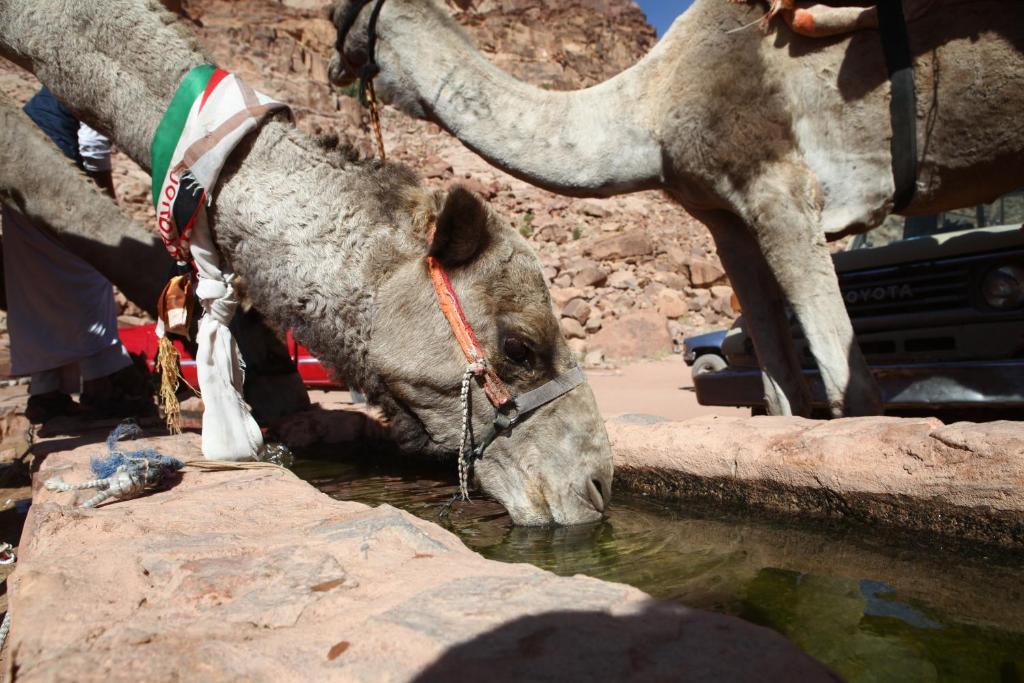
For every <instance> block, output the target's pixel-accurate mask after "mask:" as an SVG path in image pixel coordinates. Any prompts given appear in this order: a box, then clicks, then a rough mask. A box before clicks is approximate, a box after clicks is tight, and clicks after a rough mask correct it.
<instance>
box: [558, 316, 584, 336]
mask: <svg viewBox="0 0 1024 683" xmlns="http://www.w3.org/2000/svg"><path fill="white" fill-rule="evenodd" d="M561 325H562V335H563V336H564V337H565V338H566V339H584V338H586V336H587V333H586V332H585V331H584V330H583V325H580V323H579V321H578V320H575V319H573V318H562V320H561Z"/></svg>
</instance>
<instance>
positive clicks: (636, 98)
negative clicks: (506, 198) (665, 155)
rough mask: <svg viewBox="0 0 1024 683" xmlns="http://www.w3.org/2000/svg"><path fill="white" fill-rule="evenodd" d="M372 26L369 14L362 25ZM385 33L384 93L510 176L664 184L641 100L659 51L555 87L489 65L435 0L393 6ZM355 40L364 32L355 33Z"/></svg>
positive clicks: (593, 189) (589, 190)
mask: <svg viewBox="0 0 1024 683" xmlns="http://www.w3.org/2000/svg"><path fill="white" fill-rule="evenodd" d="M364 14H369V12H368V11H366V12H364ZM364 21H365V19H364ZM364 27H365V23H364V22H363V21H361V22H360V23H358V24H357V27H356V29H354V31H363V30H365V28H364ZM377 30H378V36H379V39H378V46H377V60H378V62H379V63H380V64H381V67H382V72H381V74H380V75H379V76H378V81H379V82H380V83H381V86H380V89H381V90H382V91H383V92H384V94H385V97H388V98H389V99H391V100H392V101H393V102H394V103H395V104H396V105H397V106H399V107H400V108H402V109H404V110H406V111H407V112H408V113H410V114H412V115H414V116H419V117H421V118H427V119H430V120H434V121H436V122H437V123H439V124H440V125H441V126H443V127H444V128H446V129H448V130H449V131H450V132H451V133H452V134H453V135H455V136H456V137H457V138H459V140H461V141H462V142H463V143H464V144H466V145H467V146H469V147H470V148H472V149H473V150H475V151H476V152H478V153H479V154H480V155H482V156H483V157H484V158H486V159H487V160H488V161H490V162H491V163H493V164H494V165H496V166H498V167H499V168H501V169H503V170H505V171H507V172H509V173H511V174H512V175H515V176H518V177H520V178H522V179H524V180H526V181H528V182H531V183H534V184H536V185H540V186H542V187H545V188H548V189H551V190H555V191H557V192H561V193H564V194H572V195H606V194H614V193H617V192H621V191H629V190H635V189H645V188H649V187H654V186H656V185H657V184H658V182H659V181H660V179H661V174H662V169H661V150H660V146H659V144H658V141H657V139H656V135H655V132H654V127H653V125H652V124H651V123H650V122H649V120H648V118H647V116H646V110H645V109H644V108H643V106H642V102H643V101H644V99H645V94H646V92H647V88H648V87H649V85H650V84H649V83H648V82H647V80H648V79H650V78H651V76H652V74H651V72H652V70H653V68H652V67H653V65H654V63H655V62H656V61H658V59H659V52H660V51H659V50H658V49H657V48H656V49H655V51H654V52H652V54H651V55H649V56H648V57H647V58H646V59H645V60H644V61H642V62H640V63H639V64H637V65H635V66H634V67H632V68H631V69H629V70H628V71H626V72H624V73H622V74H620V75H619V76H617V77H615V78H612V79H611V80H609V81H606V82H604V83H601V84H599V85H597V86H594V87H592V88H587V89H585V90H578V91H573V92H554V91H546V90H542V89H540V88H536V87H534V86H531V85H528V84H526V83H523V82H521V81H518V80H516V79H515V78H513V77H511V76H509V75H508V74H506V73H504V72H503V71H501V70H500V69H498V68H497V67H495V66H494V65H492V64H491V63H489V62H488V61H487V60H486V59H485V58H484V57H483V56H481V54H480V53H479V52H478V51H477V50H476V48H475V47H474V46H473V45H472V44H471V43H470V42H469V40H468V39H467V38H466V37H465V35H464V34H463V32H462V31H461V29H460V28H459V27H458V26H457V25H456V24H455V22H454V21H452V20H451V18H450V17H448V16H447V14H445V13H444V11H443V10H441V9H440V8H438V7H437V6H435V5H434V4H433V3H430V2H394V3H390V2H389V3H385V4H384V6H383V9H382V12H381V16H380V21H379V23H378V28H377ZM352 39H353V40H357V41H361V40H364V37H363V36H362V35H357V34H356V33H353V34H352Z"/></svg>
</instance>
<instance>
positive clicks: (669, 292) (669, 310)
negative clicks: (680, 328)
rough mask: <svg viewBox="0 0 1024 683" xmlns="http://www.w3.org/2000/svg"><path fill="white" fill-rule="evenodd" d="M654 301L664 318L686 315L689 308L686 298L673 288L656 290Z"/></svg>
mask: <svg viewBox="0 0 1024 683" xmlns="http://www.w3.org/2000/svg"><path fill="white" fill-rule="evenodd" d="M655 302H656V304H657V306H658V313H661V314H662V315H663V316H665V317H666V318H673V319H674V318H678V317H680V316H682V315H686V313H688V312H689V310H690V305H689V304H688V303H687V301H686V299H684V298H683V297H682V296H681V295H680V294H679V292H677V291H675V290H674V289H663V290H661V291H660V292H658V294H657V297H656V299H655Z"/></svg>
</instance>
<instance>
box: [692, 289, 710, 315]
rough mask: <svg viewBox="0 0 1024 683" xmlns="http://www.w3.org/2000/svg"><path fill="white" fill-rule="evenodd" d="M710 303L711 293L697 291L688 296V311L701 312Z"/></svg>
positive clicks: (704, 290)
mask: <svg viewBox="0 0 1024 683" xmlns="http://www.w3.org/2000/svg"><path fill="white" fill-rule="evenodd" d="M710 303H711V293H710V292H708V291H707V290H706V289H697V290H694V292H693V293H692V294H691V295H690V310H691V311H703V310H704V309H705V308H707V307H708V305H709V304H710Z"/></svg>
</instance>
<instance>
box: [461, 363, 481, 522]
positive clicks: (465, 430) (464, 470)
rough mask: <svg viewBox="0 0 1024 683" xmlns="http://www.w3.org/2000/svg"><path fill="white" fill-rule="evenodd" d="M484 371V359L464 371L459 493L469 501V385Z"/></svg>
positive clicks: (471, 364) (463, 498)
mask: <svg viewBox="0 0 1024 683" xmlns="http://www.w3.org/2000/svg"><path fill="white" fill-rule="evenodd" d="M483 371H484V364H483V362H482V361H477V362H475V363H470V364H469V366H468V367H467V368H466V371H465V372H464V373H462V393H461V399H462V439H461V440H460V441H459V495H460V496H461V498H462V500H464V501H466V502H468V501H469V461H468V460H467V458H466V444H467V443H469V441H470V436H471V435H470V433H469V428H470V421H469V417H470V413H471V406H470V405H469V385H470V383H471V382H472V380H473V378H474V377H476V376H477V375H479V374H481V373H482V372H483Z"/></svg>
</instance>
